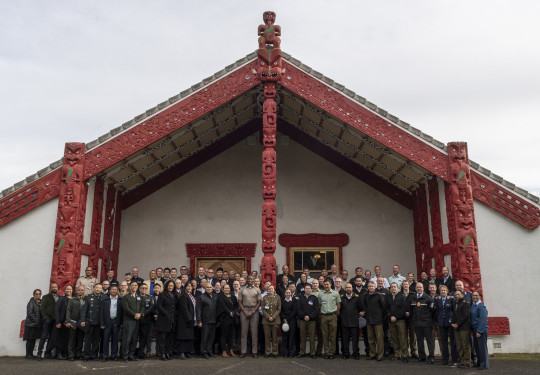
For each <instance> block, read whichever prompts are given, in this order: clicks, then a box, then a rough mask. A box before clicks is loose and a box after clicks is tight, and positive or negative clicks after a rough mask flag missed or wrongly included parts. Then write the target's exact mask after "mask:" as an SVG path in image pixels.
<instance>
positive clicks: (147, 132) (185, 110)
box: [84, 61, 259, 178]
mask: <svg viewBox="0 0 540 375" xmlns="http://www.w3.org/2000/svg"><path fill="white" fill-rule="evenodd" d="M256 67H257V63H256V62H255V61H254V62H252V63H249V64H247V65H246V66H243V67H241V68H239V69H238V70H236V71H234V72H232V73H231V74H229V75H227V76H225V77H223V78H221V79H219V80H217V81H215V82H214V83H212V84H210V85H209V86H207V87H205V88H204V89H202V90H200V91H198V92H197V93H195V94H193V95H191V96H189V97H186V98H185V99H183V100H180V101H179V102H177V103H176V104H174V105H173V106H171V107H170V108H167V109H166V110H164V111H162V112H160V113H158V114H156V115H155V116H152V117H149V118H146V119H145V120H144V121H143V122H142V123H141V124H139V125H137V126H134V127H132V128H130V129H129V130H128V131H126V132H124V133H122V134H120V135H118V136H116V137H114V138H113V139H111V140H109V141H107V142H105V143H104V144H102V145H100V146H98V147H96V148H95V149H93V150H91V151H89V152H88V153H87V155H86V164H85V168H84V170H85V174H84V176H85V178H90V177H92V176H94V175H96V174H98V173H99V172H101V171H103V170H105V169H107V168H109V167H110V166H112V165H114V164H116V163H118V162H119V161H121V160H123V159H125V158H127V157H129V156H130V155H132V154H134V153H136V152H137V151H139V150H141V149H142V148H144V147H146V146H148V145H150V144H152V143H154V142H156V141H158V140H159V139H161V138H163V137H165V136H166V135H168V134H170V133H172V132H173V131H175V130H178V129H180V128H181V127H183V126H185V125H187V124H189V123H190V122H192V121H194V120H196V119H198V118H200V117H202V116H204V115H205V114H207V113H208V112H210V111H212V110H214V109H216V108H218V107H219V106H221V105H222V104H224V103H227V102H229V101H231V100H232V99H234V98H236V97H238V96H240V95H241V94H243V93H244V92H246V91H248V90H249V89H251V88H252V87H254V86H256V85H257V84H258V83H259V81H258V80H257V78H256V77H255V75H254V74H253V72H252V70H253V69H254V68H256Z"/></svg>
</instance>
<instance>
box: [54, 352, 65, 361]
mask: <svg viewBox="0 0 540 375" xmlns="http://www.w3.org/2000/svg"><path fill="white" fill-rule="evenodd" d="M56 359H58V360H60V361H64V360H66V359H67V358H66V357H64V356H63V355H62V354H58V355H57V356H56Z"/></svg>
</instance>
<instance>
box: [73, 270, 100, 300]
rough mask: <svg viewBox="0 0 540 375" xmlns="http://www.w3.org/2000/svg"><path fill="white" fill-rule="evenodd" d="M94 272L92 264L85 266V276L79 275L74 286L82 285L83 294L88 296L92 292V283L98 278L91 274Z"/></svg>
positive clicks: (96, 281) (94, 283)
mask: <svg viewBox="0 0 540 375" xmlns="http://www.w3.org/2000/svg"><path fill="white" fill-rule="evenodd" d="M92 272H94V270H93V268H92V266H88V267H86V269H85V270H84V273H85V275H86V276H81V277H79V279H78V280H77V283H76V284H75V287H79V286H83V287H84V296H85V297H86V296H88V295H90V294H92V293H93V292H94V285H96V284H97V283H98V280H97V279H96V278H95V277H93V276H92Z"/></svg>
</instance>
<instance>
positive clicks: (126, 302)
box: [122, 281, 144, 362]
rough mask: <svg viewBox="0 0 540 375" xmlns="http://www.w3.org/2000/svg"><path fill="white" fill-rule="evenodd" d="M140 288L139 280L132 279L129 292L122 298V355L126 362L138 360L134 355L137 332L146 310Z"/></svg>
mask: <svg viewBox="0 0 540 375" xmlns="http://www.w3.org/2000/svg"><path fill="white" fill-rule="evenodd" d="M138 288H139V284H138V283H137V281H132V282H131V284H130V285H129V293H128V294H126V295H125V296H124V297H123V298H122V310H123V311H124V327H123V332H122V351H123V353H122V357H123V360H124V362H126V361H128V360H129V361H136V359H135V357H134V355H135V348H136V346H137V333H138V332H139V319H140V318H141V316H142V313H143V312H144V305H143V302H142V299H141V296H140V295H139V294H138V293H137V289H138Z"/></svg>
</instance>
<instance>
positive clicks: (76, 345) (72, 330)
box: [66, 285, 85, 361]
mask: <svg viewBox="0 0 540 375" xmlns="http://www.w3.org/2000/svg"><path fill="white" fill-rule="evenodd" d="M84 291H85V288H84V286H83V285H79V286H78V287H77V288H76V294H77V295H76V296H73V298H72V299H70V300H69V302H68V304H67V308H66V327H68V328H69V343H68V359H69V360H70V361H74V360H75V358H80V357H81V353H82V348H83V340H84V331H83V330H82V329H81V327H80V326H79V320H80V318H81V308H82V305H83V303H84Z"/></svg>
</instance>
